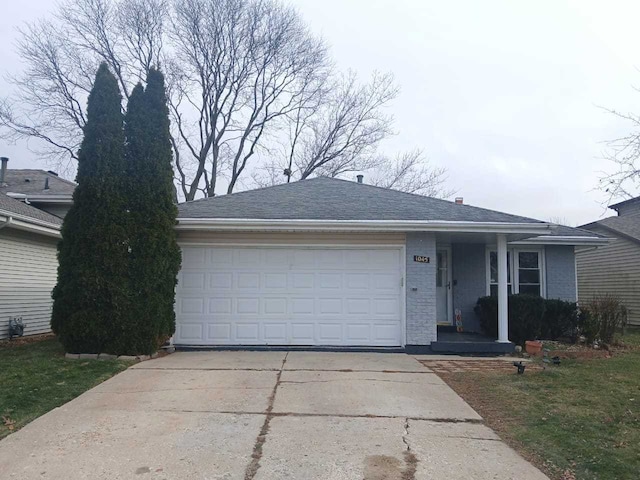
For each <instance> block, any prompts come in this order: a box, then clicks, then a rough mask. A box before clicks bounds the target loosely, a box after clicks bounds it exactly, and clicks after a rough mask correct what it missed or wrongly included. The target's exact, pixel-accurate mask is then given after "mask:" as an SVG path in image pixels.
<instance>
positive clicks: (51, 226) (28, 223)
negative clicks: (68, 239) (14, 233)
mask: <svg viewBox="0 0 640 480" xmlns="http://www.w3.org/2000/svg"><path fill="white" fill-rule="evenodd" d="M0 217H5V219H6V220H5V222H4V224H3V225H2V226H0V228H4V227H8V226H10V227H11V228H15V229H16V230H24V231H27V232H33V233H39V234H41V235H46V236H49V237H55V238H60V237H61V234H60V225H57V224H55V223H49V222H46V221H44V220H38V219H36V218H31V217H27V216H25V215H20V214H16V213H13V212H9V211H6V210H1V209H0Z"/></svg>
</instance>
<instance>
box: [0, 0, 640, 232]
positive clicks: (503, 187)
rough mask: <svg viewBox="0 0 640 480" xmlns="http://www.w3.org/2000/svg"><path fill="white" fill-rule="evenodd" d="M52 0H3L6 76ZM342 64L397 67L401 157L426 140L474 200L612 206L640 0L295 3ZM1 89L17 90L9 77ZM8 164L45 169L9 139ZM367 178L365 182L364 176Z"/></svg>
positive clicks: (577, 210) (630, 107)
mask: <svg viewBox="0 0 640 480" xmlns="http://www.w3.org/2000/svg"><path fill="white" fill-rule="evenodd" d="M52 3H53V2H51V1H50V0H22V1H20V2H8V1H7V0H3V21H2V23H1V24H0V71H2V72H3V73H6V72H15V71H19V70H20V69H21V68H22V67H21V62H20V59H19V58H18V57H17V55H16V53H15V50H14V46H13V43H14V41H15V38H16V31H15V28H16V27H17V26H19V25H21V24H22V23H23V22H25V21H30V20H33V19H35V18H37V17H38V16H41V15H46V14H47V12H48V11H50V9H51V8H52ZM290 3H292V4H293V5H295V6H297V7H298V8H299V10H300V12H301V13H302V15H303V16H304V18H305V19H306V21H307V22H308V24H309V25H310V28H311V29H312V30H313V31H314V32H316V33H318V34H320V35H322V37H323V38H324V39H325V40H326V41H327V42H328V43H329V45H330V46H331V50H332V55H333V57H334V58H335V60H336V63H337V65H338V67H340V68H342V69H347V68H351V69H354V70H355V71H357V72H358V73H359V74H360V75H362V77H363V79H364V78H366V77H367V76H368V75H369V74H370V73H371V72H373V71H375V70H378V71H382V72H387V71H390V72H392V73H393V74H394V75H395V78H396V81H397V83H398V85H399V86H400V88H401V94H400V95H399V97H398V98H397V99H396V100H395V101H394V103H393V104H392V105H391V107H390V109H389V110H390V112H391V113H393V115H394V117H395V122H396V123H395V127H396V131H397V132H398V134H397V135H396V136H395V137H394V138H392V139H391V140H389V141H387V142H386V143H385V144H384V150H387V151H389V152H395V151H398V150H408V149H412V148H415V147H420V148H423V149H424V150H425V152H426V153H427V155H428V157H429V158H430V159H431V161H432V162H433V164H435V165H438V166H444V167H446V168H447V169H448V176H449V178H448V184H449V186H450V187H451V188H454V189H455V190H457V192H458V195H459V196H463V197H464V200H465V203H470V204H473V205H477V206H482V207H486V208H492V209H497V210H502V211H507V212H510V213H515V214H520V215H526V216H531V217H536V218H540V219H543V220H548V219H549V218H551V217H561V218H565V219H567V220H568V222H569V223H571V224H572V225H579V224H583V223H586V222H589V221H592V220H595V219H597V218H599V217H601V216H602V215H603V214H607V215H609V213H606V211H605V209H604V208H603V206H602V205H603V202H604V201H605V199H606V197H605V196H604V195H603V194H602V193H601V192H599V191H597V190H595V187H596V185H597V180H598V177H599V176H600V175H601V172H602V171H606V170H611V168H612V165H610V164H609V163H608V162H607V161H605V160H603V159H602V154H603V151H604V149H605V145H604V142H605V141H606V140H609V139H613V138H616V137H618V136H621V135H623V134H625V133H628V131H629V129H630V126H629V125H628V124H625V123H624V122H623V121H621V120H618V119H616V118H615V117H614V116H612V115H611V114H609V113H607V112H605V111H603V110H602V109H601V108H599V106H605V107H608V108H612V109H616V110H622V111H634V112H636V113H640V93H638V92H636V91H635V90H634V89H633V86H640V71H639V70H638V67H640V49H639V48H638V45H640V30H639V29H638V28H637V19H638V18H640V4H639V2H634V1H611V0H609V1H604V0H594V1H586V0H575V1H568V0H547V1H540V0H536V1H535V2H534V1H524V0H521V1H513V0H504V1H495V0H483V1H476V0H467V1H446V2H445V1H427V0H322V1H318V0H294V1H291V2H290ZM0 89H1V90H0V91H1V93H2V96H4V95H6V93H7V92H8V89H9V86H8V84H7V83H6V81H4V80H0ZM0 154H2V155H3V156H9V157H11V160H10V166H11V167H13V168H18V167H21V168H43V167H46V165H45V164H43V163H42V162H41V161H39V160H38V158H37V157H36V156H35V155H34V154H33V153H31V152H30V151H29V150H28V148H27V146H26V145H24V144H18V145H9V144H7V143H6V142H5V141H3V140H0ZM365 181H366V178H365Z"/></svg>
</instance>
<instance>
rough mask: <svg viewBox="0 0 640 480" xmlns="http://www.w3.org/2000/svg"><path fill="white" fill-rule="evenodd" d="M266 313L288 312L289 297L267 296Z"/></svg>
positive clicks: (278, 313) (284, 313) (265, 302)
mask: <svg viewBox="0 0 640 480" xmlns="http://www.w3.org/2000/svg"><path fill="white" fill-rule="evenodd" d="M263 302H264V313H265V314H266V315H282V316H283V317H284V316H285V315H286V314H287V299H286V298H265V299H263Z"/></svg>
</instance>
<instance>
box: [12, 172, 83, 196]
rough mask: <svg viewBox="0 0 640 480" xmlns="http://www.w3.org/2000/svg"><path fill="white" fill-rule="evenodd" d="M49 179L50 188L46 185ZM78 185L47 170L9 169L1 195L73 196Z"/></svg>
mask: <svg viewBox="0 0 640 480" xmlns="http://www.w3.org/2000/svg"><path fill="white" fill-rule="evenodd" d="M47 178H48V179H49V188H48V189H47V190H45V188H44V187H45V183H46V180H47ZM75 188H76V184H75V183H74V182H71V181H69V180H65V179H64V178H60V177H59V176H58V175H56V174H55V173H52V172H47V171H45V170H29V169H7V171H6V173H5V178H4V184H3V185H0V193H21V194H24V195H27V196H28V195H52V196H55V195H72V194H73V191H74V190H75Z"/></svg>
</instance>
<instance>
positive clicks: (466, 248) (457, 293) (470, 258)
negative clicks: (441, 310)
mask: <svg viewBox="0 0 640 480" xmlns="http://www.w3.org/2000/svg"><path fill="white" fill-rule="evenodd" d="M452 256H453V262H452V267H453V310H454V311H455V310H456V309H457V308H459V309H460V310H461V312H462V326H463V328H464V330H465V331H467V332H480V322H479V320H478V318H477V317H476V314H475V313H474V311H473V307H475V305H476V302H477V300H478V298H480V297H484V296H485V295H486V294H487V287H486V282H487V277H486V270H487V264H486V246H485V245H484V244H476V243H454V244H453V246H452Z"/></svg>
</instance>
